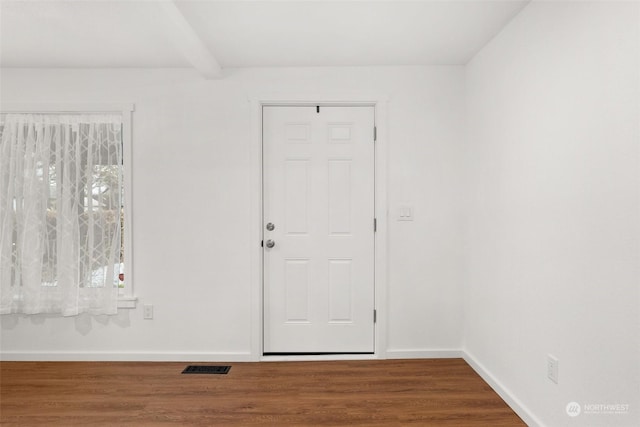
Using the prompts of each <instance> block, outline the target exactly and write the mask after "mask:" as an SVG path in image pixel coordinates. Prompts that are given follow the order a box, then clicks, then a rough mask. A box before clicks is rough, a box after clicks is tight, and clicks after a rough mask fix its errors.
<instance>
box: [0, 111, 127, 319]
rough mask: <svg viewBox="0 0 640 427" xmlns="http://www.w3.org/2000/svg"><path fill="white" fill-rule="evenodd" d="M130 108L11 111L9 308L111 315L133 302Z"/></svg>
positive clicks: (5, 255)
mask: <svg viewBox="0 0 640 427" xmlns="http://www.w3.org/2000/svg"><path fill="white" fill-rule="evenodd" d="M131 111H132V108H128V109H127V108H125V109H121V110H120V111H119V112H117V113H115V114H114V113H111V112H99V113H84V112H83V113H57V112H56V113H53V114H52V113H46V114H22V115H18V114H10V115H7V116H5V120H3V121H4V122H5V123H4V125H3V126H1V127H0V135H1V136H2V163H0V184H1V185H0V196H1V198H2V202H1V203H0V227H2V228H1V230H2V236H3V237H2V238H0V250H1V252H0V275H1V277H0V282H1V283H0V286H2V305H1V307H0V309H1V312H2V313H3V314H4V313H11V312H20V313H28V314H29V313H61V314H63V315H74V314H78V313H83V312H88V313H94V314H114V313H115V309H116V307H121V308H124V307H134V306H135V298H134V297H133V289H132V286H131V283H130V280H128V279H129V277H131V275H130V273H131V265H130V264H131V256H130V254H131V237H130V236H131V232H130V228H131V227H130V226H129V225H130V221H129V220H128V218H130V215H129V212H128V211H129V210H128V209H127V207H128V206H130V204H129V203H128V202H130V199H131V197H130V185H129V184H130V182H131V181H130V167H127V166H128V165H129V164H130V156H129V153H130V151H131V147H130V116H131ZM8 159H12V160H8Z"/></svg>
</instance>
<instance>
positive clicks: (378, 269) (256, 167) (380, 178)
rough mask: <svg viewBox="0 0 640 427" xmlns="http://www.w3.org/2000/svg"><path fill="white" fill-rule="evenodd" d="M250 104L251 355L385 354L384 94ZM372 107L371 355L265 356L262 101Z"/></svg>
mask: <svg viewBox="0 0 640 427" xmlns="http://www.w3.org/2000/svg"><path fill="white" fill-rule="evenodd" d="M249 103H250V107H251V126H250V129H251V144H250V147H249V148H250V151H251V160H250V162H251V191H250V193H251V201H250V208H251V209H250V229H249V236H250V240H249V248H250V252H251V255H250V278H251V282H250V297H251V302H250V307H251V320H250V323H251V325H250V330H251V343H250V348H251V350H250V351H251V354H250V358H251V360H254V361H267V360H268V361H275V360H346V359H385V358H386V348H387V312H388V310H387V248H388V244H387V224H388V220H387V217H388V203H387V151H388V136H387V135H388V130H387V104H388V97H386V96H379V95H378V96H369V97H362V96H344V95H341V96H336V97H327V96H326V95H324V96H301V95H296V96H286V97H285V96H281V95H280V96H260V97H252V98H250V99H249ZM316 105H319V106H320V107H322V106H325V107H326V106H342V107H345V106H369V107H374V120H375V125H376V128H377V138H376V142H375V145H374V157H375V159H374V162H375V163H374V169H375V176H374V186H375V192H374V197H375V218H376V219H377V231H376V233H375V238H374V242H375V243H374V245H375V258H374V282H375V283H374V308H375V310H376V314H377V319H376V323H375V324H374V353H373V354H357V355H348V354H338V355H311V356H307V355H304V356H264V355H263V352H264V345H263V336H264V313H263V306H264V293H263V290H264V288H263V257H262V250H263V248H262V247H261V242H262V238H263V230H262V223H263V205H262V198H263V194H262V190H263V187H262V179H263V157H262V143H263V141H262V137H263V135H262V107H264V106H316Z"/></svg>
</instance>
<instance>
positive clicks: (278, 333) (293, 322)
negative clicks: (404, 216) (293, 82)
mask: <svg viewBox="0 0 640 427" xmlns="http://www.w3.org/2000/svg"><path fill="white" fill-rule="evenodd" d="M263 150H264V151H263V179H264V188H263V197H264V199H263V203H264V206H263V213H264V216H263V227H264V228H263V236H264V240H263V243H264V250H263V254H264V353H278V354H283V353H289V354H291V353H373V351H374V193H375V191H374V190H375V183H374V108H373V107H364V106H352V107H349V106H346V107H343V106H341V107H325V106H320V107H315V106H313V107H311V106H273V107H271V106H265V107H263Z"/></svg>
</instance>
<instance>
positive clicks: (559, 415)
mask: <svg viewBox="0 0 640 427" xmlns="http://www.w3.org/2000/svg"><path fill="white" fill-rule="evenodd" d="M639 26H640V4H639V3H637V2H625V3H614V2H566V3H565V2H533V3H531V4H530V5H529V6H527V8H525V9H524V11H523V12H521V13H520V14H519V15H518V16H517V17H516V18H515V19H514V20H513V21H512V22H511V23H510V25H508V27H507V28H506V29H505V30H504V31H503V32H502V33H500V34H499V35H498V36H497V37H496V38H495V39H494V40H493V41H492V42H491V43H490V44H489V45H488V46H486V47H485V48H484V49H483V50H482V51H481V53H480V54H479V55H477V56H476V57H475V58H474V60H473V61H472V62H471V63H470V64H469V65H468V66H467V70H466V71H467V79H466V84H467V108H468V135H469V137H468V140H469V153H468V163H469V166H470V167H469V169H470V171H469V173H470V176H469V183H470V205H469V222H468V229H469V235H468V253H467V256H468V270H467V278H466V286H465V297H466V298H465V303H464V315H465V333H464V346H465V350H466V352H467V353H468V354H469V356H471V357H472V358H473V359H475V361H476V362H478V363H479V365H480V366H482V367H484V370H485V372H486V373H488V374H489V375H491V376H492V377H493V379H494V380H496V382H497V383H499V384H500V385H501V386H502V387H503V390H507V391H508V392H510V393H511V397H512V398H514V399H515V400H519V401H520V403H521V404H523V406H524V407H526V408H528V409H529V411H531V412H532V413H533V414H535V415H536V416H537V417H538V419H539V422H541V423H542V424H543V425H548V426H560V425H562V426H565V425H566V426H586V425H589V426H605V425H606V426H614V425H615V426H638V425H640V330H639V314H640V308H639V306H640V304H639V302H640V300H639V284H640V198H639V196H640V180H639V178H640V130H639V127H640V109H639V101H640V93H639V90H640V88H639V81H640V68H639V56H640V31H639ZM548 353H551V354H553V355H555V356H556V357H557V358H558V359H559V361H560V364H559V367H560V369H559V383H558V384H557V385H556V384H554V383H553V382H551V381H550V380H548V379H547V378H546V356H547V354H548ZM572 401H575V402H578V403H580V404H581V405H583V413H582V414H581V415H579V416H577V417H575V418H570V417H569V416H568V415H567V414H566V412H565V408H566V405H567V404H568V403H569V402H572ZM585 404H628V405H630V408H629V409H630V412H629V413H627V414H624V415H605V414H585V413H584V411H585V409H586V408H585V407H584V405H585Z"/></svg>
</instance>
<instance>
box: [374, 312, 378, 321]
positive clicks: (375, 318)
mask: <svg viewBox="0 0 640 427" xmlns="http://www.w3.org/2000/svg"><path fill="white" fill-rule="evenodd" d="M377 320H378V311H377V310H376V309H374V310H373V323H376V322H377Z"/></svg>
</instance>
